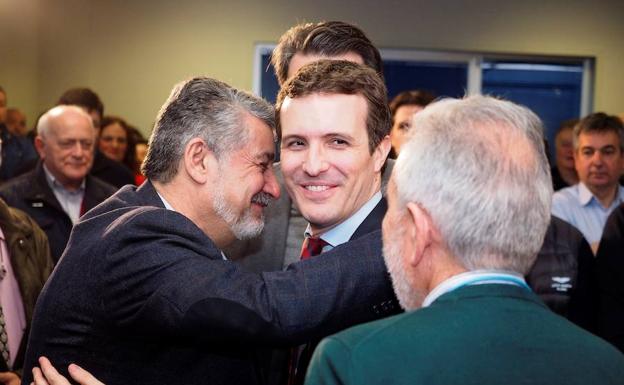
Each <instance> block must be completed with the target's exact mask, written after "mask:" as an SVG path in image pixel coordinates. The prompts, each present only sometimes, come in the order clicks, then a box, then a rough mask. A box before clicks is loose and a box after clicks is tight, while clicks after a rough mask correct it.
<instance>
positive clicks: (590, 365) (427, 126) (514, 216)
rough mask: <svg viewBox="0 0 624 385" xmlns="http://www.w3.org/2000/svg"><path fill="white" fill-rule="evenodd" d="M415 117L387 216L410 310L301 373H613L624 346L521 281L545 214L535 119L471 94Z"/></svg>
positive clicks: (389, 243)
mask: <svg viewBox="0 0 624 385" xmlns="http://www.w3.org/2000/svg"><path fill="white" fill-rule="evenodd" d="M414 125H415V126H416V127H418V130H415V132H414V134H413V136H412V137H411V138H410V139H409V140H408V142H407V143H406V144H405V145H404V147H403V148H404V149H403V150H402V151H401V154H400V155H399V158H398V160H397V162H396V164H395V167H394V170H393V175H392V177H391V180H390V183H389V185H388V206H389V207H388V212H387V214H386V217H385V219H384V222H383V241H384V258H385V260H386V264H387V266H388V270H389V271H390V274H391V277H392V282H393V286H394V289H395V292H396V294H397V297H398V299H399V301H400V303H401V305H402V306H403V307H404V308H405V309H406V310H407V311H408V312H407V313H405V314H402V315H398V316H394V317H390V318H386V319H384V320H380V321H376V322H372V323H369V324H365V325H360V326H356V327H354V328H351V329H348V330H346V331H343V332H341V333H338V334H336V335H335V336H332V337H330V338H328V339H326V340H324V341H323V342H321V344H320V345H319V347H318V349H317V350H316V351H315V354H314V357H313V359H312V364H311V366H310V370H309V372H308V375H307V379H306V383H307V384H325V385H327V384H358V385H361V384H387V383H389V382H391V383H393V384H432V385H436V384H465V383H475V384H477V383H478V384H500V383H505V384H529V383H530V384H537V383H539V384H557V385H563V384H566V385H568V384H587V383H600V384H619V383H621V382H622V378H624V356H623V355H621V354H620V353H619V352H618V351H617V350H616V349H614V348H613V347H612V346H610V345H609V344H607V343H606V342H604V341H602V340H601V339H599V338H598V337H595V336H593V335H591V334H590V333H588V332H586V331H584V330H582V329H580V328H578V327H577V326H575V325H573V324H572V323H570V322H569V321H567V320H565V319H564V318H562V317H560V316H558V315H556V314H554V313H553V312H551V311H550V310H548V308H547V307H546V306H545V305H544V304H543V303H542V302H541V301H540V300H539V298H538V297H537V296H536V295H535V294H533V293H532V292H531V290H530V288H529V287H528V285H527V284H526V282H525V281H524V279H523V275H524V274H526V272H527V271H528V269H529V268H530V267H531V265H532V264H533V261H534V260H535V255H536V254H537V252H538V251H539V250H540V247H541V245H542V242H543V238H544V234H545V232H546V228H547V226H548V223H549V221H550V204H551V195H552V184H551V180H550V172H549V168H548V163H547V160H546V156H545V153H544V146H543V139H542V126H541V122H540V121H539V118H537V116H536V115H535V114H534V113H532V112H531V111H529V110H528V109H526V108H524V107H521V106H517V105H514V104H513V103H511V102H506V101H501V100H497V99H494V98H489V97H484V96H473V97H469V98H466V99H465V100H454V99H451V100H446V101H441V102H437V103H434V104H432V105H430V106H428V107H427V108H426V109H425V110H424V111H422V112H421V113H419V114H418V115H416V117H415V118H414ZM414 181H427V183H414ZM417 309H418V310H417Z"/></svg>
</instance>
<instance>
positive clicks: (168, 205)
mask: <svg viewBox="0 0 624 385" xmlns="http://www.w3.org/2000/svg"><path fill="white" fill-rule="evenodd" d="M156 194H158V197H159V198H160V200H161V201H162V203H163V204H164V205H165V208H166V209H167V210H171V211H175V209H174V208H173V206H171V205H170V204H169V202H167V200H166V199H165V197H163V196H162V195H160V193H159V192H158V191H156ZM219 252H220V253H221V258H223V260H224V261H227V260H228V257H227V255H225V253H224V252H223V250H219Z"/></svg>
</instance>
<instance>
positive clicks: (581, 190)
mask: <svg viewBox="0 0 624 385" xmlns="http://www.w3.org/2000/svg"><path fill="white" fill-rule="evenodd" d="M592 198H594V194H592V192H591V191H589V189H588V188H587V186H585V183H583V182H579V184H578V199H579V203H580V204H581V206H587V205H588V204H589V202H591V200H592Z"/></svg>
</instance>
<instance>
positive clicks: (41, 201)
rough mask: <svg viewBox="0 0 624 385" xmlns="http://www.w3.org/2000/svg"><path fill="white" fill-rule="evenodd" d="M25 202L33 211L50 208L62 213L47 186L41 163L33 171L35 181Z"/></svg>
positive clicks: (59, 205)
mask: <svg viewBox="0 0 624 385" xmlns="http://www.w3.org/2000/svg"><path fill="white" fill-rule="evenodd" d="M25 200H26V202H28V204H29V205H30V206H31V207H33V208H34V209H38V208H45V207H52V208H54V209H56V210H58V211H61V212H64V210H63V208H62V207H61V204H60V203H59V201H58V200H57V199H56V197H55V196H54V193H53V192H52V189H51V188H50V186H49V185H48V181H47V180H46V177H45V171H44V170H43V164H42V163H41V162H39V164H38V165H37V168H36V169H35V181H34V183H33V184H32V187H31V189H30V192H29V193H28V194H27V195H26V197H25Z"/></svg>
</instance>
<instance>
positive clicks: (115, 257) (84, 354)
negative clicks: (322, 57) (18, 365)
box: [24, 78, 393, 385]
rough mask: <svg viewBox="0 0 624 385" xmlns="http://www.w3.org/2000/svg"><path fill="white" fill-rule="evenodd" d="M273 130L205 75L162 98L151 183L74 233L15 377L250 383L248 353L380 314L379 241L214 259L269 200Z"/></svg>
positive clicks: (252, 103)
mask: <svg viewBox="0 0 624 385" xmlns="http://www.w3.org/2000/svg"><path fill="white" fill-rule="evenodd" d="M274 121H275V120H274V111H273V109H272V108H271V106H270V105H268V103H266V102H265V101H263V100H262V99H259V98H257V97H254V96H252V95H249V94H247V93H244V92H241V91H238V90H236V89H233V88H231V87H229V86H228V85H226V84H224V83H222V82H219V81H216V80H213V79H208V78H195V79H191V80H189V81H187V82H184V83H182V84H181V85H179V86H178V87H176V88H175V89H174V90H173V92H172V93H171V97H170V98H169V100H168V101H167V102H166V103H165V105H164V106H163V108H162V109H161V112H160V114H159V116H158V119H157V122H156V125H155V129H154V131H153V133H152V138H151V140H150V143H151V146H150V151H149V153H148V155H147V158H146V160H145V162H144V164H143V168H144V172H145V175H146V176H147V177H148V178H149V179H148V182H146V183H144V184H143V185H141V186H140V187H139V188H134V187H130V186H126V187H124V188H122V189H120V190H119V192H117V193H116V194H115V195H114V196H112V197H111V198H109V199H107V200H106V201H105V202H104V203H102V204H101V205H99V206H98V207H96V208H94V209H93V210H91V211H90V212H89V213H87V214H86V215H85V216H84V217H83V218H82V219H81V220H80V222H79V223H78V224H77V225H76V226H75V227H74V230H73V231H72V236H71V237H70V241H69V244H68V246H67V249H66V251H65V254H64V256H63V258H62V259H61V261H60V263H59V264H58V265H57V267H56V269H55V272H54V274H53V276H52V277H51V278H50V280H49V281H48V283H47V284H46V287H45V289H44V291H43V293H42V295H41V297H40V299H39V301H38V302H37V309H36V310H35V317H34V319H35V321H34V324H33V328H32V332H31V337H30V338H31V339H30V342H29V345H28V352H27V355H26V362H25V368H26V369H25V372H26V370H29V369H31V368H32V367H33V366H34V365H36V364H37V361H36V359H37V357H39V356H40V355H45V356H48V357H49V358H50V359H51V360H52V362H54V363H55V364H56V365H58V366H59V368H61V370H62V371H63V374H65V373H67V372H66V370H65V368H66V367H67V365H68V364H69V363H70V362H78V363H80V364H81V365H83V366H84V367H85V368H86V369H87V370H89V371H92V372H93V374H94V375H95V376H97V377H98V378H100V379H101V380H102V381H103V382H104V383H106V384H108V385H115V384H130V383H131V384H137V385H138V384H146V385H147V384H158V383H161V384H176V383H179V384H185V385H193V384H197V385H199V384H202V385H203V384H206V383H210V384H258V383H262V382H263V379H262V374H261V373H260V372H259V371H258V367H257V366H256V360H255V354H254V350H255V348H256V347H259V346H267V345H269V344H271V345H276V344H297V343H300V342H303V341H305V340H309V339H313V338H318V337H320V336H322V335H326V334H328V333H331V332H333V331H336V330H339V329H342V328H344V327H346V326H349V325H351V324H354V323H358V322H364V321H366V320H370V319H374V318H379V317H382V316H384V315H386V314H387V313H388V309H387V308H388V305H387V303H388V302H389V301H391V300H392V298H393V296H392V289H391V286H390V284H389V282H388V280H387V274H386V273H385V266H384V264H383V261H382V259H381V256H380V249H381V244H380V239H379V231H377V232H373V233H371V234H370V235H369V236H365V237H362V238H359V239H357V240H355V241H353V243H350V244H349V247H344V246H337V247H336V248H334V249H332V250H330V251H328V252H326V253H323V254H322V255H320V256H318V257H316V258H313V259H311V260H307V261H304V262H301V263H299V264H295V266H292V267H291V268H290V269H289V270H287V271H278V272H272V273H264V274H254V273H249V272H247V271H246V270H245V269H243V268H241V267H240V266H238V265H237V264H235V263H232V262H230V261H226V260H224V257H223V254H222V252H221V250H222V249H223V248H224V247H225V246H227V245H228V244H231V243H232V242H233V241H234V240H235V239H242V238H247V237H252V236H255V235H257V234H258V233H259V232H260V231H261V230H262V228H263V218H262V217H263V209H264V207H265V206H266V205H267V204H268V203H269V201H270V200H271V199H272V198H277V197H278V196H279V187H278V185H277V182H276V180H275V175H274V174H273V168H272V167H271V163H272V160H273V157H274V148H275V147H274V132H272V130H271V128H272V127H274ZM31 379H32V376H31V375H30V373H26V374H25V376H24V383H29V381H31Z"/></svg>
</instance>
